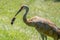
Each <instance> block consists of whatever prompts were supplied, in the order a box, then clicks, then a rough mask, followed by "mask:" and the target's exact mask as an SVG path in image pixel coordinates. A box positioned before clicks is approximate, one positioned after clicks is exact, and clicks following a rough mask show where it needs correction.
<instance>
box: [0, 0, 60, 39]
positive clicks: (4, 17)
mask: <svg viewBox="0 0 60 40" xmlns="http://www.w3.org/2000/svg"><path fill="white" fill-rule="evenodd" d="M21 5H27V6H29V9H30V10H29V14H28V16H27V18H31V17H33V16H41V17H43V18H47V19H50V20H51V21H52V22H54V23H55V24H56V25H57V26H58V27H60V2H55V1H54V0H46V1H44V0H0V40H39V33H38V32H37V31H36V30H35V28H33V27H30V26H27V25H26V24H25V23H24V22H23V20H22V16H23V13H24V11H22V12H21V14H19V15H18V16H17V19H16V20H15V22H14V25H13V26H12V25H11V24H10V22H11V19H12V17H13V16H14V15H15V14H16V12H17V11H18V10H19V8H20V7H21ZM51 39H52V38H50V37H48V40H51Z"/></svg>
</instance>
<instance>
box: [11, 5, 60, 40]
mask: <svg viewBox="0 0 60 40" xmlns="http://www.w3.org/2000/svg"><path fill="white" fill-rule="evenodd" d="M22 9H26V12H25V14H24V15H23V21H24V23H25V24H27V25H28V26H33V27H35V28H36V30H37V31H38V32H39V33H42V34H43V36H44V35H45V38H46V37H47V36H50V37H52V38H54V40H58V39H60V28H58V27H57V26H56V25H55V24H54V23H53V22H51V21H50V20H48V19H45V18H42V17H38V16H35V17H32V18H31V19H27V18H26V15H27V13H28V11H29V8H28V7H27V6H22V7H21V9H20V10H19V11H18V12H17V13H16V15H17V14H18V13H19V12H20V11H21V10H22ZM16 15H15V16H14V18H13V19H12V22H11V24H13V22H14V20H15V17H16ZM43 40H44V38H43ZM46 40H47V39H46Z"/></svg>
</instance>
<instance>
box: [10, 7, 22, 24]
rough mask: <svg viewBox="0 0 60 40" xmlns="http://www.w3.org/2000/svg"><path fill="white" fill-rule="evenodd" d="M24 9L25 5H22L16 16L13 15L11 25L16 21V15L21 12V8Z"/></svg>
mask: <svg viewBox="0 0 60 40" xmlns="http://www.w3.org/2000/svg"><path fill="white" fill-rule="evenodd" d="M22 9H23V7H21V8H20V9H19V10H18V12H17V13H16V14H15V16H14V17H13V19H12V20H11V25H13V23H14V21H15V19H16V18H15V17H16V16H17V15H18V14H19V12H21V10H22Z"/></svg>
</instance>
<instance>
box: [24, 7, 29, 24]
mask: <svg viewBox="0 0 60 40" xmlns="http://www.w3.org/2000/svg"><path fill="white" fill-rule="evenodd" d="M28 11H29V9H28V8H26V12H25V14H24V15H23V21H24V23H27V13H28Z"/></svg>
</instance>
